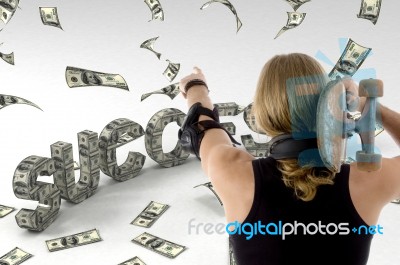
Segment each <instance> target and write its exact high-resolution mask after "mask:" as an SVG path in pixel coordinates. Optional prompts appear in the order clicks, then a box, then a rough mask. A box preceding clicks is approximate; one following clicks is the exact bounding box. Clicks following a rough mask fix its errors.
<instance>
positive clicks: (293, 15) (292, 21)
mask: <svg viewBox="0 0 400 265" xmlns="http://www.w3.org/2000/svg"><path fill="white" fill-rule="evenodd" d="M287 15H288V19H287V22H286V26H284V27H283V28H282V29H281V30H280V31H279V32H278V34H276V36H275V38H274V39H276V38H278V37H279V36H280V35H282V34H283V33H284V32H286V31H287V30H289V29H293V28H295V27H297V26H299V25H300V24H301V23H302V22H303V20H304V18H305V17H306V13H299V12H287Z"/></svg>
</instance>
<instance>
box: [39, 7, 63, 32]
mask: <svg viewBox="0 0 400 265" xmlns="http://www.w3.org/2000/svg"><path fill="white" fill-rule="evenodd" d="M39 12H40V18H41V19H42V22H43V24H44V25H47V26H53V27H56V28H60V29H62V27H61V24H60V20H59V19H58V13H57V7H39Z"/></svg>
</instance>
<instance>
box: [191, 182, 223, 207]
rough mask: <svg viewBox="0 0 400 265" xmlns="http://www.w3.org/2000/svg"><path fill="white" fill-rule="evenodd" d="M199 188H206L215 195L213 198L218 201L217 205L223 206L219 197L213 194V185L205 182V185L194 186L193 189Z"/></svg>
mask: <svg viewBox="0 0 400 265" xmlns="http://www.w3.org/2000/svg"><path fill="white" fill-rule="evenodd" d="M200 186H203V187H206V188H208V189H210V190H211V192H212V193H214V195H215V197H216V198H217V200H218V201H219V203H220V204H221V205H223V204H222V201H221V199H220V198H219V196H218V194H217V193H216V192H215V190H214V187H213V185H212V184H211V182H206V183H203V184H199V185H196V186H194V187H193V188H197V187H200Z"/></svg>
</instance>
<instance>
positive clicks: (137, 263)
mask: <svg viewBox="0 0 400 265" xmlns="http://www.w3.org/2000/svg"><path fill="white" fill-rule="evenodd" d="M118 265H146V263H144V262H143V261H142V260H141V259H139V258H138V257H133V258H131V259H128V260H127V261H124V262H122V263H120V264H118Z"/></svg>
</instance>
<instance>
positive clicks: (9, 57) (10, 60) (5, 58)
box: [0, 52, 14, 65]
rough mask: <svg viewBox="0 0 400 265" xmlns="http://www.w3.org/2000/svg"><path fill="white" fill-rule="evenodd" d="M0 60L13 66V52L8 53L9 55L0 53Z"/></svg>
mask: <svg viewBox="0 0 400 265" xmlns="http://www.w3.org/2000/svg"><path fill="white" fill-rule="evenodd" d="M0 58H1V59H3V61H5V62H7V63H9V64H11V65H14V53H13V52H12V53H9V54H5V53H2V52H0Z"/></svg>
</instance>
